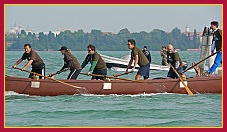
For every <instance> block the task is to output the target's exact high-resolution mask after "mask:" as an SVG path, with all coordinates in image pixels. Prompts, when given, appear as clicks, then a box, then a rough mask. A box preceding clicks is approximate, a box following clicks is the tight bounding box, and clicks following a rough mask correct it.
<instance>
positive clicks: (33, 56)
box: [13, 44, 45, 79]
mask: <svg viewBox="0 0 227 132" xmlns="http://www.w3.org/2000/svg"><path fill="white" fill-rule="evenodd" d="M24 50H25V52H24V54H23V55H22V57H21V58H20V59H19V60H18V61H17V62H16V63H15V64H14V65H13V68H16V67H17V65H18V64H20V63H21V62H22V61H23V60H26V59H27V60H28V63H27V64H26V65H25V66H24V67H23V68H22V70H25V69H26V68H27V67H29V66H30V65H32V72H35V73H38V74H41V75H43V76H45V64H44V62H43V60H42V59H41V58H40V57H39V55H38V54H37V52H36V51H34V50H33V49H32V48H31V45H30V44H25V45H24ZM29 78H32V79H34V75H33V74H30V75H29ZM39 79H44V77H41V76H40V77H39Z"/></svg>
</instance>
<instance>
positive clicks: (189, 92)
mask: <svg viewBox="0 0 227 132" xmlns="http://www.w3.org/2000/svg"><path fill="white" fill-rule="evenodd" d="M169 64H170V66H171V68H172V69H173V71H174V72H175V73H176V74H177V76H178V78H179V79H180V81H181V82H182V84H183V85H184V88H185V89H186V91H187V92H188V94H189V95H193V93H192V92H191V90H190V89H189V88H188V87H187V86H186V84H185V83H184V80H183V79H182V78H181V76H180V75H179V74H178V72H177V70H176V69H175V67H173V65H172V64H171V63H169Z"/></svg>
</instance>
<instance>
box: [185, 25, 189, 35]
mask: <svg viewBox="0 0 227 132" xmlns="http://www.w3.org/2000/svg"><path fill="white" fill-rule="evenodd" d="M185 33H189V27H188V25H187V26H186V28H185Z"/></svg>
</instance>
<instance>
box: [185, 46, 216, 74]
mask: <svg viewBox="0 0 227 132" xmlns="http://www.w3.org/2000/svg"><path fill="white" fill-rule="evenodd" d="M218 52H220V50H219V51H217V52H215V53H213V54H211V55H209V56H207V57H206V58H204V59H202V60H201V61H199V62H197V63H194V64H193V65H192V66H191V67H189V68H187V69H185V70H184V71H183V72H182V73H185V72H186V71H188V70H190V69H192V68H194V67H195V66H196V65H198V64H199V63H201V62H203V61H205V60H206V59H208V58H210V57H211V56H214V55H215V54H217V53H218Z"/></svg>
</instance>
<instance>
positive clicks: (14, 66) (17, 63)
mask: <svg viewBox="0 0 227 132" xmlns="http://www.w3.org/2000/svg"><path fill="white" fill-rule="evenodd" d="M22 61H23V60H22V59H19V60H18V61H17V62H16V63H15V64H14V65H13V68H16V67H17V65H19V64H20V63H21V62H22Z"/></svg>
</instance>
